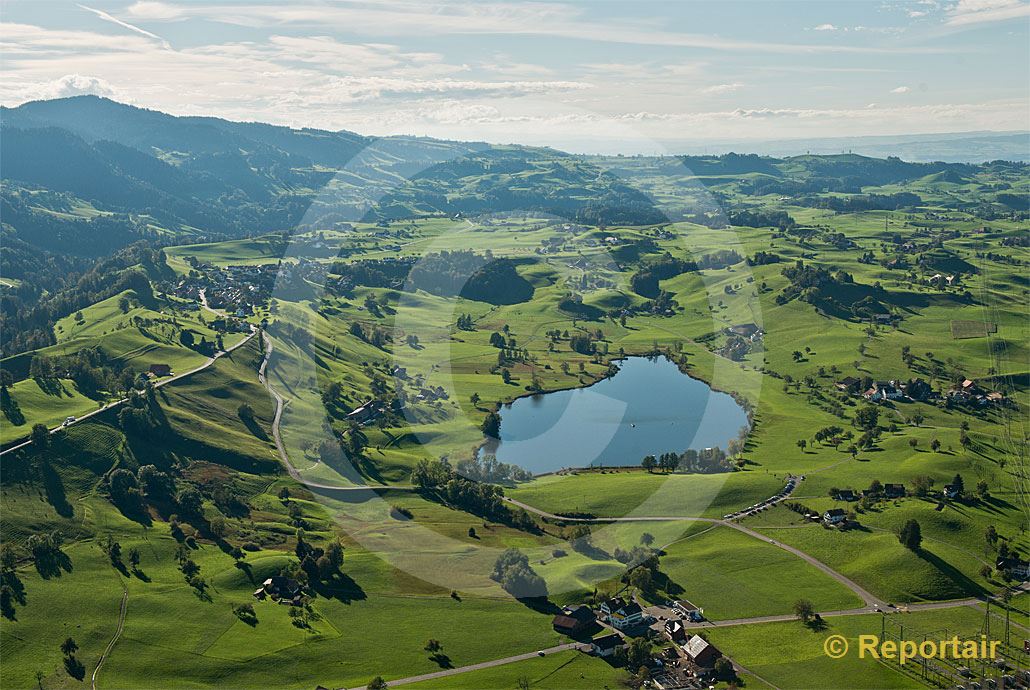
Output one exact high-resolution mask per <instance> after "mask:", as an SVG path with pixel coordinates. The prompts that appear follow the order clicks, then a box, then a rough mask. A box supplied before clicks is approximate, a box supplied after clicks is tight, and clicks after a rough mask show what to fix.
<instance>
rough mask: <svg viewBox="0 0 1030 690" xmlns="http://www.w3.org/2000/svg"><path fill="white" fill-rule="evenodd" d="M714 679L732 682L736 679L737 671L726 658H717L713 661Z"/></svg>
mask: <svg viewBox="0 0 1030 690" xmlns="http://www.w3.org/2000/svg"><path fill="white" fill-rule="evenodd" d="M713 670H714V671H715V677H716V678H717V679H719V680H722V681H726V682H732V681H733V680H734V679H735V678H736V677H737V670H736V669H735V668H733V664H732V662H730V660H729V659H727V658H726V657H719V658H718V659H716V660H715V666H714V667H713Z"/></svg>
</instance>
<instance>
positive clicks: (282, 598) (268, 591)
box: [254, 575, 301, 603]
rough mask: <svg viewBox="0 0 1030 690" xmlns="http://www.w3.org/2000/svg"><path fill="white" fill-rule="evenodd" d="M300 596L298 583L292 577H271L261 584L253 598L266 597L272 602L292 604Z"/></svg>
mask: <svg viewBox="0 0 1030 690" xmlns="http://www.w3.org/2000/svg"><path fill="white" fill-rule="evenodd" d="M300 595H301V587H300V583H299V582H298V581H297V580H294V579H293V578H292V577H285V576H283V575H273V576H272V577H270V578H268V579H266V580H265V581H264V582H262V583H261V588H260V589H258V590H256V591H255V592H254V597H255V598H257V599H264V598H265V597H266V596H267V597H269V598H270V599H271V600H272V601H278V602H281V603H292V602H293V601H294V600H295V599H297V598H298V597H299V596H300Z"/></svg>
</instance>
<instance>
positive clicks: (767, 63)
mask: <svg viewBox="0 0 1030 690" xmlns="http://www.w3.org/2000/svg"><path fill="white" fill-rule="evenodd" d="M0 70H2V74H3V79H2V80H0V103H3V104H4V105H9V106H12V105H17V104H19V103H22V102H25V101H28V100H37V99H47V98H60V97H65V96H73V95H79V94H96V95H102V96H107V97H109V98H112V99H115V100H118V101H122V102H125V103H131V104H134V105H139V106H142V107H148V108H153V109H157V110H161V111H164V112H168V113H172V114H176V115H213V116H219V117H225V118H230V119H234V120H258V121H263V122H271V123H275V124H283V125H289V126H294V127H317V128H322V129H333V130H336V129H347V130H352V131H356V132H359V133H361V134H369V135H385V134H414V135H425V136H434V137H441V138H449V139H462V140H484V141H490V142H494V143H523V144H534V145H549V146H554V147H556V148H561V149H565V150H571V151H578V152H598V153H615V152H621V153H656V152H665V151H671V152H675V149H676V146H677V145H678V144H682V143H683V142H698V141H713V142H715V141H744V140H770V139H792V138H815V137H838V136H863V135H894V134H915V133H937V132H960V131H980V130H996V131H1008V130H1026V129H1030V0H903V1H902V0H836V1H834V2H822V1H817V0H808V1H802V2H771V1H759V2H749V1H744V0H721V1H715V2H702V1H691V0H677V1H675V2H648V1H643V0H633V1H630V0H619V1H615V0H612V1H607V0H594V1H592V2H506V1H501V2H494V1H491V0H483V1H474V0H473V1H466V2H438V1H436V0H424V1H423V0H319V1H313V0H298V1H296V2H289V3H286V2H277V3H264V2H254V1H253V0H243V1H241V2H218V1H214V2H209V1H207V0H197V1H191V2H166V1H163V0H139V1H124V0H123V1H113V2H108V1H101V0H83V1H82V2H74V1H73V2H66V1H64V0H3V2H2V3H0Z"/></svg>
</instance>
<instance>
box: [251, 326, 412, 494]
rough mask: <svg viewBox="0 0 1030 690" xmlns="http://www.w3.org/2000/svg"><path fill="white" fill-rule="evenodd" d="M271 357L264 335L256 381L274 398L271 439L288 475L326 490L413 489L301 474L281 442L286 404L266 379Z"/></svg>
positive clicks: (270, 350) (268, 340)
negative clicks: (340, 482) (318, 479)
mask: <svg viewBox="0 0 1030 690" xmlns="http://www.w3.org/2000/svg"><path fill="white" fill-rule="evenodd" d="M271 358H272V339H271V338H269V337H267V336H266V337H265V358H264V359H263V360H262V361H261V366H260V368H258V382H259V383H261V385H263V386H264V387H265V388H266V389H267V390H268V392H269V394H270V395H271V396H272V398H273V399H274V400H275V416H274V417H273V418H272V439H273V440H274V441H275V449H276V450H277V451H278V452H279V458H280V459H281V460H282V462H283V466H284V467H285V468H286V471H287V472H288V473H289V475H290V477H292V478H293V480H294V481H296V482H298V483H300V484H303V485H304V486H307V487H308V488H312V489H322V490H327V491H368V492H369V493H371V492H373V491H375V490H377V489H379V490H385V489H389V490H391V491H414V489H415V487H414V486H410V485H405V484H397V485H389V486H386V485H383V486H373V485H365V484H355V485H352V486H339V485H337V484H322V483H320V482H315V481H311V480H310V479H307V478H305V477H304V476H303V475H301V473H300V470H298V469H297V468H296V467H294V466H293V463H292V462H290V455H289V453H287V452H286V445H285V444H284V443H283V439H282V434H281V433H280V428H281V422H282V418H283V408H284V407H285V406H286V401H285V400H284V399H283V396H282V395H280V394H279V391H277V390H276V389H275V388H273V387H272V384H271V383H270V382H269V380H268V362H269V360H270V359H271Z"/></svg>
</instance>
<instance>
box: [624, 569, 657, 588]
mask: <svg viewBox="0 0 1030 690" xmlns="http://www.w3.org/2000/svg"><path fill="white" fill-rule="evenodd" d="M652 581H653V577H652V575H651V571H650V570H649V569H648V568H645V567H643V566H640V567H637V568H634V569H633V572H631V573H630V575H629V583H630V584H631V585H633V586H634V587H636V588H637V589H639V590H640V591H641V592H647V591H649V590H650V589H651V584H652Z"/></svg>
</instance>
